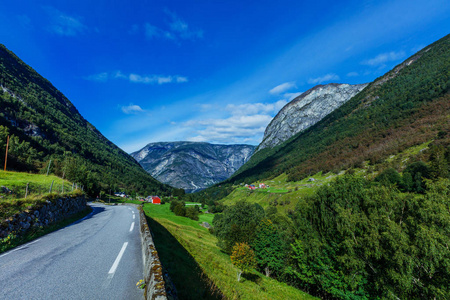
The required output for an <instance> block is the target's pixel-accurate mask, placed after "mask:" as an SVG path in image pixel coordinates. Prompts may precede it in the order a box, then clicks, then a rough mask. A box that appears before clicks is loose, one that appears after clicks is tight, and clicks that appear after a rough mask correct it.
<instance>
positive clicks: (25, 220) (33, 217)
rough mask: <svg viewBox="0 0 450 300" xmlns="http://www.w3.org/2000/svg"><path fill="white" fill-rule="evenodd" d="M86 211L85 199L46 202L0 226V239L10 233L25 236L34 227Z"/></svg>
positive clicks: (3, 222)
mask: <svg viewBox="0 0 450 300" xmlns="http://www.w3.org/2000/svg"><path fill="white" fill-rule="evenodd" d="M84 209H86V198H85V197H76V198H71V197H65V198H60V199H54V200H46V201H45V203H42V204H37V205H35V206H34V207H32V208H31V209H30V210H29V211H28V212H27V211H24V212H21V213H17V214H15V215H14V216H12V217H11V218H9V219H6V220H3V221H2V222H1V224H0V239H2V238H4V237H7V236H8V235H9V234H10V233H15V234H23V233H25V232H26V231H28V230H29V229H30V228H33V227H41V226H43V227H45V226H48V225H50V224H52V223H55V222H58V221H61V220H63V219H65V218H67V217H68V216H70V215H73V214H75V213H78V212H81V211H83V210H84Z"/></svg>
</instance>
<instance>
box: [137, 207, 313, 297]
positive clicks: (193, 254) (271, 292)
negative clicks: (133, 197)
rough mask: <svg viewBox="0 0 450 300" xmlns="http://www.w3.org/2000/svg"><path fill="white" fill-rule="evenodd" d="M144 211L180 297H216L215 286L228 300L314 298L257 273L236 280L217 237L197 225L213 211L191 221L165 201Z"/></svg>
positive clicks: (233, 268) (162, 260)
mask: <svg viewBox="0 0 450 300" xmlns="http://www.w3.org/2000/svg"><path fill="white" fill-rule="evenodd" d="M144 212H145V214H146V215H147V216H149V217H150V218H149V225H150V228H151V230H152V232H153V234H154V236H155V238H154V241H155V245H156V248H157V250H158V253H159V256H160V259H161V262H162V264H163V266H164V267H165V268H166V269H168V271H169V274H170V276H171V277H172V281H173V282H174V283H175V286H176V288H177V290H178V293H179V297H180V299H216V298H218V297H217V293H216V294H214V293H213V292H214V291H217V289H218V290H220V293H221V294H223V295H224V296H225V297H226V298H228V299H258V300H259V299H315V298H314V297H312V296H310V295H308V294H306V293H304V292H302V291H300V290H298V289H295V288H293V287H291V286H288V285H287V284H285V283H281V282H278V281H276V280H274V279H271V278H268V277H265V276H264V275H262V274H260V273H258V272H253V273H251V274H247V275H245V276H244V279H243V280H242V281H241V282H237V268H236V267H234V266H233V264H232V263H231V260H230V257H229V256H228V255H227V254H225V253H223V252H222V251H221V250H220V248H219V247H218V246H217V239H216V237H215V236H213V235H212V234H210V233H209V232H208V230H207V229H205V228H203V227H201V226H199V223H200V222H203V221H204V220H212V217H213V215H212V214H207V215H206V214H201V215H200V216H199V217H200V220H199V221H193V220H190V219H188V218H185V217H179V216H176V215H175V214H174V213H172V212H171V211H170V206H169V205H168V204H165V205H153V204H145V205H144ZM206 222H209V221H206ZM209 223H211V222H209Z"/></svg>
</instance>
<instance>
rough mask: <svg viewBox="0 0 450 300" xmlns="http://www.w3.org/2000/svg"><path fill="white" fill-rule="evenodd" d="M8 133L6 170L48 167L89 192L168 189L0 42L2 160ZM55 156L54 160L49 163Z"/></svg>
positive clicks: (163, 191)
mask: <svg viewBox="0 0 450 300" xmlns="http://www.w3.org/2000/svg"><path fill="white" fill-rule="evenodd" d="M7 135H10V136H11V138H10V146H9V152H8V169H10V170H19V171H28V172H39V171H42V170H45V171H46V170H47V166H48V165H50V171H51V172H53V173H54V174H56V175H58V176H60V177H62V176H65V178H67V179H69V180H71V181H74V182H78V183H79V184H82V185H83V186H84V187H85V191H87V192H88V193H90V194H91V195H98V193H100V192H101V191H103V192H108V193H109V192H110V190H113V191H114V190H119V189H124V190H126V191H128V192H132V191H135V192H141V193H149V194H152V193H160V194H161V195H164V194H170V193H171V192H172V191H173V188H171V187H169V186H166V185H164V184H161V183H160V182H158V181H156V180H155V179H154V178H152V177H151V176H150V175H149V174H148V173H147V172H145V170H144V169H142V168H141V166H140V165H139V164H138V163H137V162H136V161H135V160H134V159H133V158H132V157H131V156H130V155H128V154H127V153H125V152H124V151H123V150H121V149H120V148H119V147H117V146H116V145H114V144H113V143H112V142H111V141H109V140H108V139H107V138H105V137H104V136H103V135H102V134H101V133H100V132H99V131H98V130H97V129H96V128H95V127H94V126H93V125H92V124H90V123H89V122H88V121H86V120H85V119H84V118H83V116H81V115H80V113H79V112H78V110H77V109H76V107H75V106H74V105H73V104H72V103H71V102H70V101H69V100H68V99H67V98H66V97H65V96H64V95H63V94H62V93H61V92H60V91H58V90H57V89H56V88H55V87H54V86H53V85H52V84H51V83H50V82H49V81H48V80H47V79H45V78H43V77H42V76H40V75H39V74H38V73H37V72H36V71H35V70H33V69H32V68H31V67H30V66H28V65H26V64H25V63H24V62H23V61H21V60H20V59H19V58H18V57H17V56H16V55H15V54H14V53H12V52H11V51H9V50H8V49H7V48H6V47H5V46H4V45H0V157H1V158H0V160H2V166H3V158H4V157H5V148H6V137H7ZM50 161H51V163H50Z"/></svg>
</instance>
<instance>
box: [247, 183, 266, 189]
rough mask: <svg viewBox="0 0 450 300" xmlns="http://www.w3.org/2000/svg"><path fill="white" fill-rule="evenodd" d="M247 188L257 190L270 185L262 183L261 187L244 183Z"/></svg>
mask: <svg viewBox="0 0 450 300" xmlns="http://www.w3.org/2000/svg"><path fill="white" fill-rule="evenodd" d="M244 186H245V187H246V188H248V189H249V190H256V189H266V188H268V187H269V186H268V185H266V184H264V183H260V184H259V187H256V186H255V185H254V184H246V185H244Z"/></svg>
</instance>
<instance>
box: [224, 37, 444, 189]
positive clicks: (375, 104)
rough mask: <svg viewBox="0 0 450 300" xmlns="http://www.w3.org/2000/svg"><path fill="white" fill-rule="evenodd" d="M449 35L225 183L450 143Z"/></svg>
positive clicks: (295, 175) (339, 166)
mask: <svg viewBox="0 0 450 300" xmlns="http://www.w3.org/2000/svg"><path fill="white" fill-rule="evenodd" d="M449 81H450V36H449V35H447V36H446V37H444V38H442V39H441V40H439V41H437V42H435V43H433V44H431V45H430V46H427V47H425V48H424V49H423V50H421V51H420V52H418V53H417V54H415V55H413V56H412V57H410V58H408V59H407V60H406V61H405V62H403V63H402V64H400V65H398V66H397V67H395V68H394V69H393V70H392V71H390V72H388V73H387V74H385V75H384V76H382V77H380V78H378V79H376V80H375V81H374V82H372V83H371V84H370V85H369V86H368V87H366V88H365V89H364V90H363V91H362V92H360V93H359V94H358V95H356V96H355V97H353V98H352V99H351V100H349V101H348V102H347V103H346V104H344V105H343V106H341V107H340V108H339V109H337V110H335V111H334V112H333V113H331V114H329V115H328V116H327V117H325V118H324V119H323V120H322V121H320V122H319V123H317V124H316V125H314V126H312V127H310V128H309V129H307V130H305V131H303V132H300V133H299V134H297V135H296V136H294V137H293V138H291V139H290V140H288V141H287V142H286V143H284V144H282V145H280V146H278V147H275V148H273V149H270V150H269V149H263V150H261V151H259V152H257V153H255V154H254V155H253V156H252V158H251V159H250V161H248V162H247V163H246V164H245V165H244V166H242V167H241V168H240V169H239V170H238V171H237V172H236V174H235V175H234V176H232V177H231V178H230V179H229V180H227V182H229V183H240V182H247V183H248V182H253V181H256V180H261V179H266V178H273V177H275V176H278V175H279V174H281V173H288V174H289V177H290V179H291V180H299V179H302V178H304V177H306V176H308V175H311V174H315V173H317V172H319V171H323V172H324V173H326V172H328V171H335V172H337V171H339V170H345V169H349V168H352V167H355V166H356V167H357V166H360V165H361V164H362V163H363V162H364V161H369V162H370V164H376V163H378V162H380V161H381V160H382V159H384V158H387V157H388V156H389V155H393V154H396V153H398V152H400V151H402V150H404V149H406V148H408V147H410V146H413V145H418V144H420V143H423V142H426V141H430V140H435V142H434V143H433V144H434V145H436V146H438V145H441V146H443V147H448V145H449V144H450V136H449V132H450V122H449V119H448V117H449V114H450V95H449V87H450V82H449Z"/></svg>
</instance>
